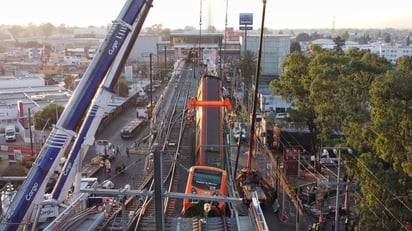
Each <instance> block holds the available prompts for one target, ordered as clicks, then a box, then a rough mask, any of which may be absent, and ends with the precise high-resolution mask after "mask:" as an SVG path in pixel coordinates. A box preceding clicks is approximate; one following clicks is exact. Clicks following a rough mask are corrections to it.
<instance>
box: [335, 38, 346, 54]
mask: <svg viewBox="0 0 412 231" xmlns="http://www.w3.org/2000/svg"><path fill="white" fill-rule="evenodd" d="M333 42H335V50H336V51H342V47H343V46H344V45H345V39H343V38H341V37H340V36H337V37H336V38H335V39H333Z"/></svg>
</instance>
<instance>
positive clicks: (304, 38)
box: [296, 33, 310, 42]
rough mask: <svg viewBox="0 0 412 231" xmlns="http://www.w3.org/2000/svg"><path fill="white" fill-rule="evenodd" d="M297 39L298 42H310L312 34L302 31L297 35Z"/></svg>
mask: <svg viewBox="0 0 412 231" xmlns="http://www.w3.org/2000/svg"><path fill="white" fill-rule="evenodd" d="M296 41H298V42H308V41H310V36H309V35H308V34H307V33H300V34H298V35H296Z"/></svg>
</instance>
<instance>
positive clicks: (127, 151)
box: [126, 147, 130, 158]
mask: <svg viewBox="0 0 412 231" xmlns="http://www.w3.org/2000/svg"><path fill="white" fill-rule="evenodd" d="M126 155H127V157H129V158H130V152H129V147H126Z"/></svg>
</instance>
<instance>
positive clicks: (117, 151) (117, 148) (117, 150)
mask: <svg viewBox="0 0 412 231" xmlns="http://www.w3.org/2000/svg"><path fill="white" fill-rule="evenodd" d="M116 155H117V156H120V147H119V145H116Z"/></svg>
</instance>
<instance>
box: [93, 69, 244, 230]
mask: <svg viewBox="0 0 412 231" xmlns="http://www.w3.org/2000/svg"><path fill="white" fill-rule="evenodd" d="M169 85H170V84H169ZM169 87H173V90H172V91H173V94H171V95H172V96H169V97H170V98H169V99H167V100H168V101H164V102H162V103H163V105H162V106H159V108H160V109H158V111H157V113H156V115H157V117H158V118H155V120H157V122H156V121H155V122H154V125H157V127H156V126H153V121H152V126H151V129H152V131H153V130H156V132H157V135H156V138H155V140H152V141H151V143H152V144H153V145H154V146H157V148H158V149H159V150H160V153H161V154H162V174H163V176H162V179H163V192H184V189H185V187H186V181H187V175H188V169H189V168H190V166H192V164H193V156H192V155H191V153H192V146H193V138H194V134H193V129H192V128H189V129H185V128H187V126H191V125H187V124H186V119H187V115H186V107H187V103H188V99H189V98H190V97H192V96H195V95H196V89H197V79H194V78H191V77H189V76H188V75H186V76H182V77H181V78H179V80H178V81H176V80H175V83H174V85H173V84H172V85H171V86H169ZM166 95H167V94H166ZM168 102H169V105H167V104H168ZM160 110H164V111H160ZM154 111H155V112H156V108H155V109H154ZM159 127H161V128H159ZM149 149H150V148H149ZM149 151H150V150H149ZM149 151H148V152H149ZM152 151H153V148H152ZM145 168H146V167H145ZM146 171H147V169H145V172H146ZM145 175H146V176H145V177H144V178H143V180H142V181H141V182H140V183H139V184H138V185H139V187H138V188H137V190H140V191H142V192H145V191H146V192H153V190H154V179H153V171H150V173H148V174H147V173H146V174H145ZM119 201H120V203H119ZM119 201H117V203H114V204H115V206H113V208H112V212H111V213H110V215H109V216H107V218H106V219H105V221H104V222H102V223H101V225H100V227H99V228H98V230H135V231H137V230H144V231H151V230H153V231H154V230H156V217H155V216H156V213H155V203H154V198H153V197H151V196H127V197H126V196H125V197H124V198H123V199H119ZM181 209H182V199H176V198H168V197H166V198H163V213H164V214H163V215H164V218H165V222H164V224H163V225H164V226H163V227H164V230H188V229H189V230H222V231H223V230H237V226H236V221H235V220H234V219H233V218H228V217H208V218H207V219H206V220H205V219H200V218H192V219H190V218H186V219H181V217H180V216H181ZM179 227H180V228H179Z"/></svg>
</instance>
